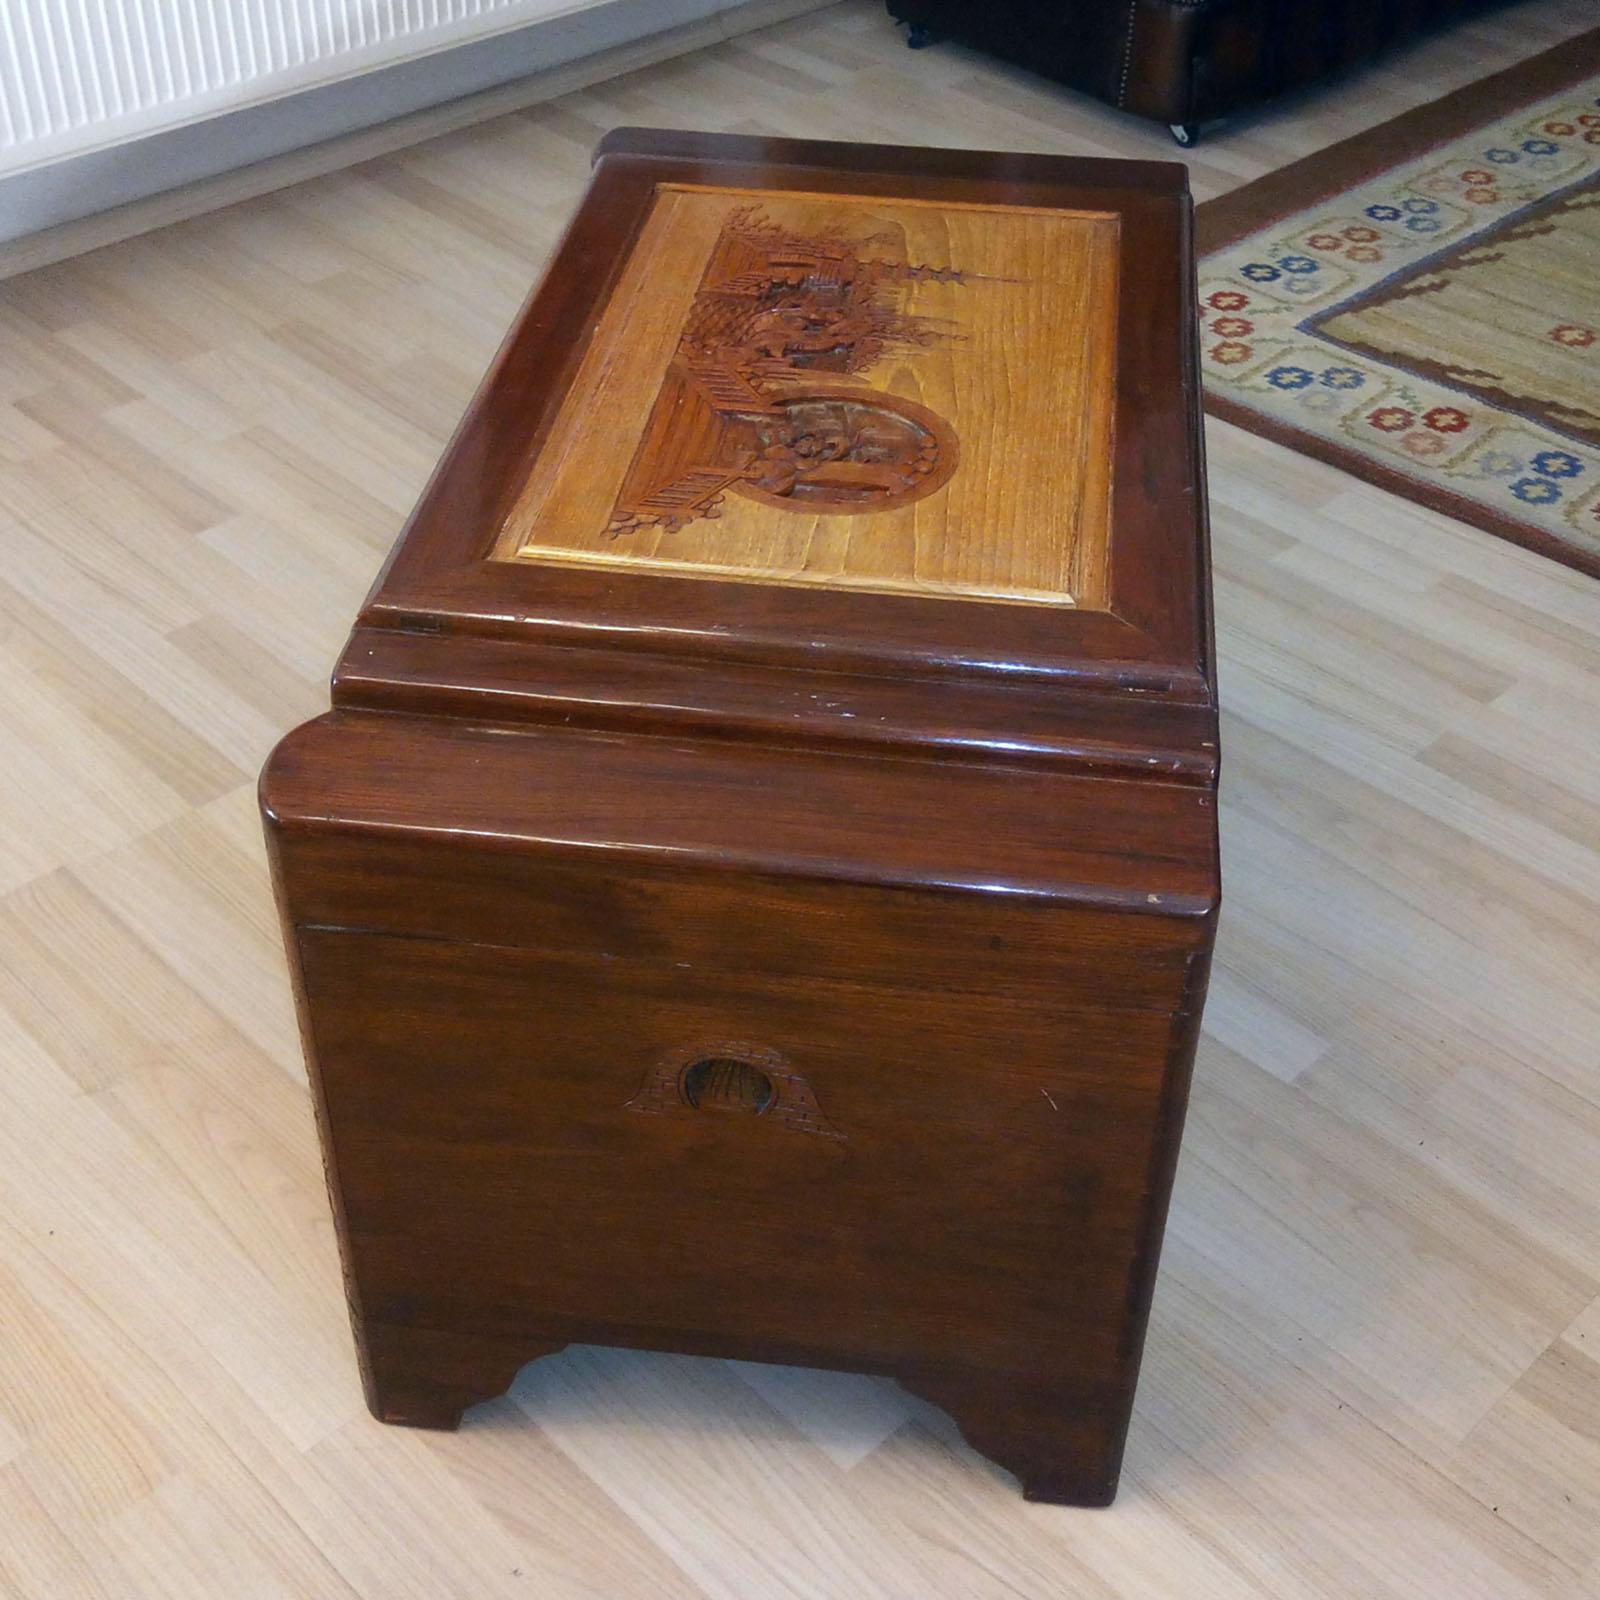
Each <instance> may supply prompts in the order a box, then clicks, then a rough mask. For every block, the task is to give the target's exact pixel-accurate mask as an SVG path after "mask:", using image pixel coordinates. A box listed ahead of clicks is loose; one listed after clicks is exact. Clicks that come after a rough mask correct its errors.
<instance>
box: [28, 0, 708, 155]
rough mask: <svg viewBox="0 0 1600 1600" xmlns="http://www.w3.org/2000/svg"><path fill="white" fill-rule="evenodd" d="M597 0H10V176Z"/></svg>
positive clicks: (572, 9) (477, 37) (519, 26)
mask: <svg viewBox="0 0 1600 1600" xmlns="http://www.w3.org/2000/svg"><path fill="white" fill-rule="evenodd" d="M593 3H594V0H0V172H5V171H16V170H19V169H21V168H24V167H32V166H36V165H39V164H41V163H44V162H51V161H57V160H60V159H61V158H62V157H65V156H70V155H75V154H78V153H81V152H83V151H86V150H92V149H97V148H101V147H103V146H106V145H110V144H119V143H123V142H125V141H127V140H130V139H135V138H140V137H142V136H144V135H146V134H149V133H153V132H157V131H159V130H162V129H165V128H171V127H176V126H179V125H181V124H183V123H188V122H193V121H197V120H199V119H200V118H203V117H208V116H212V115H215V114H216V113H218V112H221V111H229V110H235V109H238V108H240V107H244V106H249V105H252V104H255V103H258V102H260V101H264V100H271V99H277V98H279V97H280V96H283V95H286V94H291V93H294V92H296V91H298V90H301V89H305V88H310V87H314V86H316V85H319V84H324V83H328V82H330V81H332V80H335V79H338V78H343V77H348V76H351V75H353V74H355V73H361V72H367V71H369V70H371V69H372V68H374V67H379V66H386V65H389V64H391V63H393V62H398V61H403V60H408V59H410V58H413V57H416V56H421V55H427V54H431V53H432V52H434V51H438V50H443V49H446V48H449V47H451V46H454V45H459V44H463V43H467V42H470V41H472V40H475V39H481V38H484V37H486V36H488V35H490V34H494V33H497V32H502V31H506V30H509V29H513V28H521V27H524V26H526V25H528V24H529V23H532V22H538V21H541V20H544V19H548V18H552V17H558V16H562V15H566V14H569V13H575V12H580V11H583V10H585V9H587V8H588V6H589V5H591V4H593ZM707 9H715V7H707Z"/></svg>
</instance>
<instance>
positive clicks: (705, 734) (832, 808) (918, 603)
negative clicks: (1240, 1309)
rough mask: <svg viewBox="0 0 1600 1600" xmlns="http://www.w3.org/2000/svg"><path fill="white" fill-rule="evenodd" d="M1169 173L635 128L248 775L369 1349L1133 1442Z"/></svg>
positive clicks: (1170, 752) (1160, 916) (1168, 586)
mask: <svg viewBox="0 0 1600 1600" xmlns="http://www.w3.org/2000/svg"><path fill="white" fill-rule="evenodd" d="M1191 295H1192V290H1191V270H1190V254H1189V201H1188V196H1187V193H1186V189H1185V175H1184V170H1183V168H1181V167H1178V166H1168V165H1163V164H1146V163H1135V162H1117V161H1071V160H1060V159H1054V158H1046V157H1039V156H1015V155H985V154H976V153H966V152H953V151H939V150H906V149H894V148H874V147H863V146H853V145H828V144H809V143H797V142H788V141H781V140H763V139H744V138H729V137H712V136H708V135H698V134H683V133H657V132H621V133H617V134H613V135H612V136H610V137H609V138H608V139H607V140H606V141H605V142H604V144H603V145H602V146H601V149H600V154H599V156H598V159H597V165H596V169H595V176H594V181H593V185H592V187H591V189H590V191H589V194H588V197H587V198H586V200H585V201H584V203H583V206H582V208H581V209H580V210H579V212H578V213H577V216H576V218H575V219H574V221H573V223H572V226H571V228H570V230H569V231H568V233H567V236H566V239H565V241H564V242H563V244H562V246H561V248H560V251H559V253H558V254H557V256H556V258H555V260H554V263H553V264H552V266H551V268H550V270H549V272H548V275H547V276H546V278H545V280H544V282H543V284H542V285H541V286H540V287H539V289H538V290H537V292H536V293H535V294H534V296H533V298H532V299H531V300H530V301H529V303H528V305H527V307H526V309H525V310H524V312H523V313H522V315H521V317H520V318H519V320H518V322H517V324H516V326H515V328H514V330H513V331H512V333H511V336H510V337H509V339H508V340H507V341H506V343H505V345H504V346H503V348H502V349H501V351H500V353H499V355H498V357H497V358H496V360H495V362H494V365H493V367H492V369H491V371H490V373H489V375H488V377H487V378H486V379H485V381H484V384H483V386H482V388H481V389H480V391H479V393H478V395H477V397H476V399H475V400H474V401H473V404H472V407H471V409H470V411H469V413H468V415H467V418H466V420H465V421H464V423H463V424H462V426H461V428H460V429H459V431H458V432H457V434H456V436H455V438H454V440H453V441H452V443H451V445H450V447H449V449H448V451H447V452H446V455H445V457H444V460H443V462H442V464H441V465H440V467H439V469H438V471H437V473H436V474H435V476H434V478H433V480H432V482H431V483H430V484H429V486H428V488H427V490H426V492H425V494H424V495H423V498H422V501H421V504H420V505H419V507H418V509H417V511H416V512H415V514H414V516H413V517H412V519H411V522H410V524H409V526H408V527H407V529H406V531H405V533H404V535H403V537H402V538H401V540H400V542H399V544H398V546H397V548H396V550H395V552H394V554H393V556H392V557H391V559H390V561H389V563H388V565H387V567H386V568H385V570H384V572H383V574H382V575H381V577H380V578H379V580H378V582H377V584H376V586H375V588H374V589H373V591H372V594H371V596H370V598H369V599H368V601H367V603H366V606H365V608H364V609H363V611H362V613H361V615H360V617H359V619H358V621H357V623H356V627H355V631H354V633H353V634H352V636H351V640H350V643H349V646H348V648H347V649H346V651H345V653H344V656H343V658H342V659H341V661H340V663H339V666H338V669H337V672H336V674H335V677H334V683H333V709H332V711H331V712H330V713H329V714H328V715H326V716H323V717H320V718H318V719H317V720H316V721H315V722H312V723H309V724H307V725H306V726H305V727H302V728H300V729H298V730H296V731H295V732H294V733H292V734H290V735H289V736H288V737H287V738H286V739H285V740H284V742H283V743H282V744H281V745H280V746H279V748H278V749H277V751H276V752H275V753H274V755H273V757H272V759H271V761H270V762H269V764H268V767H267V770H266V773H265V774H264V777H263V783H262V806H263V812H264V815H265V817H266V822H267V831H268V836H269V841H270V846H271V853H272V859H273V864H274V871H275V873H276V878H277V886H278V892H279V896H280V902H281V906H282V912H283V920H284V929H285V937H286V940H287V943H288V947H289V953H290V961H291V966H292V968H293V971H294V975H295V982H296V986H297V990H298V1001H299V1006H300V1015H301V1019H302V1023H303V1029H304V1037H305V1046H306V1053H307V1057H308V1060H309V1063H310V1068H311V1074H312V1081H313V1083H314V1086H315V1091H316V1098H317V1105H318V1111H319V1118H320V1126H321V1134H322V1138H323V1142H324V1148H325V1151H326V1158H327V1169H328V1179H329V1187H330V1190H331V1193H332V1198H333V1205H334V1210H335V1214H336V1218H337V1222H338V1227H339V1233H340V1237H341V1242H342V1247H343V1251H344V1262H345V1270H346V1279H347V1284H348V1290H349V1298H350V1308H351V1315H352V1318H353V1322H354V1326H355V1334H356V1343H357V1346H358V1350H359V1354H360V1361H361V1367H362V1373H363V1376H364V1379H365V1383H366V1389H367V1395H368V1399H369V1401H370V1404H371V1406H372V1409H373V1411H374V1412H375V1413H376V1414H377V1415H378V1416H379V1417H381V1418H383V1419H384V1420H386V1421H389V1422H401V1423H411V1424H414V1425H419V1426H425V1427H453V1426H454V1425H455V1424H456V1423H457V1422H458V1421H459V1419H460V1416H461V1413H462V1410H463V1408H465V1407H467V1406H469V1405H471V1404H473V1403H474V1402H476V1401H479V1400H482V1399H485V1398H488V1397H490V1396H493V1395H496V1394H498V1393H500V1392H501V1391H503V1390H504V1389H505V1388H506V1386H507V1385H508V1384H509V1383H510V1382H511V1380H512V1378H513V1376H514V1374H515V1373H516V1371H517V1369H518V1367H519V1366H520V1365H521V1364H522V1363H523V1362H525V1361H527V1360H530V1359H531V1358H533V1357H535V1356H538V1355H541V1354H544V1353H546V1352H549V1351H553V1350H556V1349H558V1348H559V1347H560V1346H562V1345H563V1344H566V1343H569V1342H578V1341H582V1342H593V1343H602V1344H615V1345H626V1346H634V1347H641V1348H649V1349H660V1350H679V1351H688V1352H691V1353H698V1354H707V1355H723V1356H738V1357H745V1358H750V1359H756V1360H773V1361H784V1362H796V1363H809V1364H815V1365H818V1366H828V1367H840V1368H847V1369H854V1370H861V1371H868V1372H878V1373H887V1374H892V1375H893V1376H895V1377H896V1378H898V1379H899V1380H900V1381H901V1382H902V1383H904V1384H906V1385H907V1386H908V1387H909V1388H911V1389H913V1390H915V1391H916V1392H918V1393H919V1394H922V1395H925V1396H927V1397H929V1398H931V1399H932V1400H934V1401H935V1402H936V1403H938V1404H939V1405H941V1406H943V1407H945V1408H947V1409H948V1411H950V1412H951V1413H952V1414H953V1415H954V1417H955V1418H956V1419H957V1421H958V1422H959V1423H960V1425H961V1427H962V1428H963V1430H964V1431H965V1432H966V1434H967V1436H968V1437H969V1438H970V1440H971V1441H972V1442H973V1444H974V1445H975V1446H976V1447H977V1448H978V1449H979V1450H981V1451H983V1452H985V1453H986V1454H988V1455H990V1456H991V1457H993V1458H994V1459H995V1460H997V1461H998V1462H1000V1463H1002V1464H1003V1465H1004V1466H1006V1467H1007V1468H1009V1469H1011V1470H1012V1471H1013V1472H1015V1473H1016V1474H1017V1476H1018V1477H1019V1478H1020V1479H1021V1480H1022V1485H1023V1488H1024V1490H1025V1492H1026V1493H1027V1494H1029V1495H1030V1496H1032V1497H1035V1498H1038V1499H1044V1500H1055V1501H1062V1502H1069V1503H1080V1504H1096V1503H1104V1502H1106V1501H1108V1500H1109V1499H1110V1498H1111V1496H1112V1494H1113V1493H1114V1491H1115V1487H1116V1480H1117V1472H1118V1466H1119V1462H1120V1458H1121V1453H1122V1442H1123V1437H1124V1434H1125V1432H1126V1428H1127V1422H1128V1415H1129V1409H1130V1406H1131V1403H1132V1397H1133V1388H1134V1381H1135V1378H1136V1375H1137V1369H1138V1363H1139V1355H1140V1348H1141V1344H1142V1340H1143V1332H1144V1323H1145V1317H1146V1312H1147V1310H1148V1306H1149V1302H1150V1295H1151V1290H1152V1286H1153V1280H1154V1276H1155V1269H1156V1259H1157V1255H1158V1251H1159V1245H1160V1238H1161V1231H1162V1226H1163V1221H1164V1214H1165V1210H1166V1204H1167V1195H1168V1191H1169V1188H1170V1184H1171V1179H1172V1173H1173V1166H1174V1163H1175V1161H1176V1157H1177V1146H1178V1135H1179V1129H1180V1125H1181V1122H1182V1117H1183V1109H1184V1102H1185V1096H1186V1091H1187V1085H1188V1077H1189V1070H1190V1063H1191V1060H1192V1056H1193V1052H1194V1044H1195V1037H1196V1034H1197V1032H1198V1028H1199V1016H1200V1006H1201V1001H1202V998H1203V996H1204V991H1205V984H1206V974H1207V968H1208V962H1209V957H1210V950H1211V943H1212V934H1213V928H1214V923H1215V915H1216V909H1217V900H1218V874H1217V838H1216V810H1215V796H1216V763H1217V747H1216V712H1215V693H1214V679H1213V672H1212V659H1211V656H1212V652H1211V642H1210V619H1209V598H1208V586H1209V579H1208V570H1207V549H1206V521H1205V494H1204V478H1203V469H1202V462H1201V446H1200V434H1199V410H1198V394H1197V385H1196V380H1195V373H1194V360H1193V349H1192V341H1193V331H1192V330H1193V327H1194V317H1193V307H1192V303H1191Z"/></svg>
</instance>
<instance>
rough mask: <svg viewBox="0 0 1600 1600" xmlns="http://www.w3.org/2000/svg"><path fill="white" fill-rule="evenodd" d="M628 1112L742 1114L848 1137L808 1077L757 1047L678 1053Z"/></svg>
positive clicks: (655, 1071)
mask: <svg viewBox="0 0 1600 1600" xmlns="http://www.w3.org/2000/svg"><path fill="white" fill-rule="evenodd" d="M628 1109H629V1110H630V1111H644V1112H649V1113H651V1114H652V1115H655V1116H703V1115H704V1114H706V1113H707V1112H715V1111H725V1112H734V1111H742V1112H744V1113H745V1114H746V1116H750V1117H760V1118H762V1120H763V1121H766V1122H772V1123H777V1124H778V1125H780V1126H782V1127H785V1128H790V1129H793V1130H794V1131H795V1132H796V1133H815V1134H820V1135H821V1136H822V1137H823V1138H825V1139H842V1138H844V1135H843V1134H842V1133H841V1132H840V1131H839V1130H838V1129H837V1128H835V1127H834V1125H833V1124H832V1123H831V1122H829V1121H828V1119H827V1118H826V1117H825V1116H823V1114H822V1111H821V1108H820V1107H819V1106H818V1105H817V1097H816V1095H815V1094H814V1093H813V1092H812V1088H811V1085H810V1084H809V1083H808V1082H807V1081H806V1080H805V1078H804V1076H803V1075H802V1074H801V1073H799V1072H796V1071H795V1069H794V1068H793V1067H792V1066H790V1065H789V1063H788V1061H787V1060H786V1059H785V1058H784V1057H783V1056H781V1055H779V1054H778V1052H777V1051H776V1050H768V1049H765V1048H763V1047H762V1046H759V1045H752V1044H744V1043H730V1042H728V1041H722V1040H719V1041H717V1042H715V1043H705V1042H702V1043H700V1044H697V1045H693V1046H690V1047H687V1048H684V1049H680V1050H674V1051H672V1052H671V1053H670V1054H668V1055H665V1056H663V1057H662V1058H661V1060H659V1061H658V1062H657V1063H656V1064H655V1065H654V1066H653V1067H651V1068H650V1069H649V1071H648V1072H646V1073H645V1075H644V1081H643V1082H642V1083H641V1084H640V1085H639V1092H638V1093H637V1094H636V1095H635V1096H634V1097H633V1099H631V1100H630V1101H629V1102H628Z"/></svg>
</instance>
